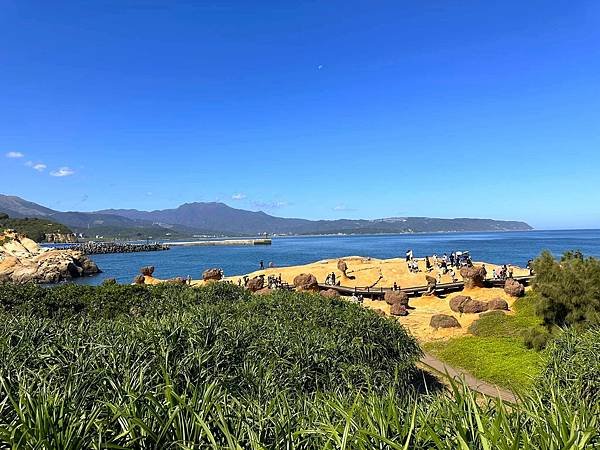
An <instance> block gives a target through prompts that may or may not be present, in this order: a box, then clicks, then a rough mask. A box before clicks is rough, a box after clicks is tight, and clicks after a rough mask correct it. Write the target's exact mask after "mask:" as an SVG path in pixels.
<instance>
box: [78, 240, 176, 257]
mask: <svg viewBox="0 0 600 450" xmlns="http://www.w3.org/2000/svg"><path fill="white" fill-rule="evenodd" d="M68 248H69V249H71V250H79V251H81V252H83V253H85V254H86V255H102V254H108V253H137V252H158V251H163V250H169V246H168V245H166V244H159V243H157V242H156V243H152V244H128V243H117V242H86V243H82V244H75V245H71V246H69V247H68Z"/></svg>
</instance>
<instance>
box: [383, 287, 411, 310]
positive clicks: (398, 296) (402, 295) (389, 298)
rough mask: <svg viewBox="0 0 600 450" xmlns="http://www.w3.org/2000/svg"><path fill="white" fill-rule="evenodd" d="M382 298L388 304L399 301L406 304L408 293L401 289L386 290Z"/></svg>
mask: <svg viewBox="0 0 600 450" xmlns="http://www.w3.org/2000/svg"><path fill="white" fill-rule="evenodd" d="M383 298H384V300H385V301H386V303H387V304H388V305H394V304H396V303H399V304H401V305H403V306H405V307H406V306H408V295H407V294H406V292H402V291H386V293H385V295H384V297H383Z"/></svg>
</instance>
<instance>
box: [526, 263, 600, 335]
mask: <svg viewBox="0 0 600 450" xmlns="http://www.w3.org/2000/svg"><path fill="white" fill-rule="evenodd" d="M533 267H534V270H535V273H536V277H535V279H534V283H533V288H534V290H535V292H536V293H537V294H538V297H539V299H540V301H539V303H538V309H537V312H538V314H539V315H540V316H541V317H542V319H543V321H544V324H545V325H546V326H548V327H552V326H553V325H558V326H561V327H562V326H578V327H585V326H590V325H594V324H600V290H599V289H598V286H600V261H599V260H598V259H596V258H584V257H583V255H582V254H581V253H580V252H567V253H565V254H564V255H563V257H562V259H561V260H560V262H559V261H556V260H555V259H554V258H553V257H552V255H551V254H550V253H549V252H543V253H542V254H541V255H540V256H539V257H538V258H537V259H536V260H535V262H534V264H533Z"/></svg>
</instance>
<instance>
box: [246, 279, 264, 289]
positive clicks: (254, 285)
mask: <svg viewBox="0 0 600 450" xmlns="http://www.w3.org/2000/svg"><path fill="white" fill-rule="evenodd" d="M264 285H265V277H264V276H263V277H261V276H258V277H254V278H251V279H250V280H248V283H247V284H246V289H248V290H249V291H251V292H256V291H259V290H261V289H262V288H263V287H264Z"/></svg>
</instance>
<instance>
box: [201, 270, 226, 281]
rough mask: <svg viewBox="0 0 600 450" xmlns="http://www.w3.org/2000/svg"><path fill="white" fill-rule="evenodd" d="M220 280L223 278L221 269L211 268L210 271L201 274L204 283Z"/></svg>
mask: <svg viewBox="0 0 600 450" xmlns="http://www.w3.org/2000/svg"><path fill="white" fill-rule="evenodd" d="M221 278H223V270H222V269H217V268H212V269H208V270H205V271H204V272H203V273H202V279H203V280H204V281H209V280H214V281H219V280H220V279H221Z"/></svg>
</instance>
